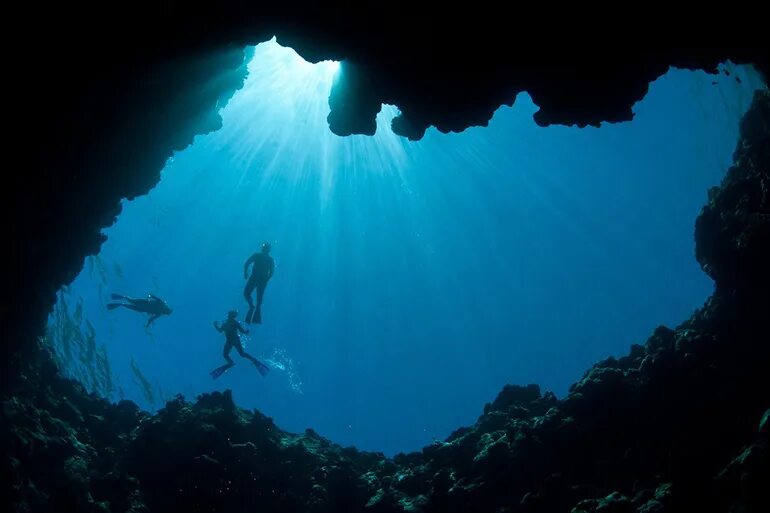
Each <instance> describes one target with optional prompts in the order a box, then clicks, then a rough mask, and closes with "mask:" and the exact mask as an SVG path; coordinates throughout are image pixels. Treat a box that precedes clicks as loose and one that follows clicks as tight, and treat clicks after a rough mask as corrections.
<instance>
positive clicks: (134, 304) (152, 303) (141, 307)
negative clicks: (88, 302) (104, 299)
mask: <svg viewBox="0 0 770 513" xmlns="http://www.w3.org/2000/svg"><path fill="white" fill-rule="evenodd" d="M110 297H111V298H112V299H113V300H116V301H118V300H119V301H123V302H122V303H108V304H107V308H108V309H110V310H114V309H115V308H118V307H119V306H122V307H124V308H128V309H129V310H133V311H135V312H141V313H146V314H149V315H150V318H149V319H147V324H145V327H146V328H149V327H150V324H152V323H153V321H154V320H155V319H157V318H158V317H160V316H161V315H170V314H171V311H172V310H171V308H169V306H168V304H166V302H165V301H163V300H162V299H161V298H159V297H158V296H154V295H152V294H147V297H146V298H133V297H128V296H124V295H122V294H111V295H110Z"/></svg>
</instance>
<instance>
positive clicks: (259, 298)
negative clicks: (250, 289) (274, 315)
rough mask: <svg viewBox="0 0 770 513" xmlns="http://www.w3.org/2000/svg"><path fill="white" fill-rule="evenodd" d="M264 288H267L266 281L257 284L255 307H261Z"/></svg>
mask: <svg viewBox="0 0 770 513" xmlns="http://www.w3.org/2000/svg"><path fill="white" fill-rule="evenodd" d="M265 287H267V281H260V282H259V283H257V306H258V307H260V308H261V307H262V298H264V297H265Z"/></svg>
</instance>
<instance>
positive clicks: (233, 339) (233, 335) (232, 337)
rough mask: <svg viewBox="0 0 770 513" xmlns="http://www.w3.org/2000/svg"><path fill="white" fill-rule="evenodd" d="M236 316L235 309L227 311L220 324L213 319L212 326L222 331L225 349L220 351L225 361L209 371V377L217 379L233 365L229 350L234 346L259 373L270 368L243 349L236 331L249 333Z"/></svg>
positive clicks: (263, 373)
mask: <svg viewBox="0 0 770 513" xmlns="http://www.w3.org/2000/svg"><path fill="white" fill-rule="evenodd" d="M237 316H238V312H237V311H235V310H230V311H229V312H227V320H226V321H225V322H223V323H222V325H221V326H220V325H219V323H218V322H217V321H214V328H216V330H217V331H218V332H220V333H224V334H225V337H226V340H225V349H224V351H222V356H224V357H225V360H227V363H226V364H224V365H222V366H221V367H217V368H216V369H214V370H213V371H211V373H210V374H211V377H212V378H214V379H217V378H218V377H219V376H221V375H222V374H224V372H225V371H227V370H228V369H229V368H230V367H232V366H234V365H235V362H234V361H233V359H232V358H230V350H231V349H232V348H233V347H235V350H236V351H238V354H239V355H241V358H246V359H248V360H251V362H252V363H253V364H254V366H255V367H256V368H257V370H258V371H259V373H260V374H262V375H263V376H264V375H266V374H267V371H268V370H270V368H269V367H268V366H267V365H265V364H264V363H262V362H260V361H259V360H257V359H256V358H254V357H253V356H251V355H250V354H249V353H247V352H246V351H244V350H243V345H241V339H240V337H239V336H238V332H239V331H240V332H241V333H243V334H244V335H248V334H249V330H245V329H243V326H241V323H240V322H238V321H237V320H235V318H236V317H237Z"/></svg>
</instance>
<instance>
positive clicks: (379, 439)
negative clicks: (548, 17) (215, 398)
mask: <svg viewBox="0 0 770 513" xmlns="http://www.w3.org/2000/svg"><path fill="white" fill-rule="evenodd" d="M729 69H730V70H731V72H732V73H731V75H730V76H726V75H718V76H713V75H707V74H704V73H693V72H687V71H677V70H672V71H670V72H669V73H668V74H667V75H666V76H664V77H663V78H661V79H660V80H658V81H657V82H655V83H654V84H652V85H651V87H650V93H649V95H648V96H647V97H646V98H645V99H644V100H643V101H642V102H641V103H639V104H638V105H636V106H635V108H634V111H635V113H636V117H635V119H634V121H633V122H629V123H622V124H616V125H605V126H603V127H602V128H600V129H596V128H587V129H577V128H568V127H549V128H540V127H537V126H536V125H535V124H534V122H533V121H532V114H533V113H534V112H535V111H536V110H537V107H536V106H534V105H533V104H532V102H531V101H530V99H529V98H528V97H527V95H526V94H520V95H519V97H518V98H517V100H516V103H515V104H514V106H513V108H506V107H503V108H501V109H499V110H498V111H497V113H496V114H495V117H494V119H493V120H492V122H491V123H490V126H489V127H488V128H473V129H469V130H466V131H465V132H463V133H461V134H440V133H438V132H437V131H435V130H429V131H428V133H427V134H426V136H425V138H424V139H423V140H422V141H419V142H409V141H407V140H404V139H402V138H399V137H397V136H395V135H393V134H392V132H391V131H390V129H389V121H390V119H392V118H393V116H394V115H395V114H396V113H397V111H396V109H395V108H393V107H390V106H385V107H384V108H383V110H382V112H381V113H380V115H379V117H378V130H377V134H376V135H375V136H374V137H366V136H353V137H347V138H340V137H337V136H335V135H333V134H332V133H330V132H329V130H328V128H327V126H326V115H327V114H328V105H327V102H326V98H327V96H328V91H329V87H330V84H331V80H332V79H333V76H334V73H335V72H336V70H337V67H336V66H335V65H334V64H333V63H320V64H318V65H310V64H308V63H305V62H304V61H302V60H301V59H300V58H299V57H297V56H296V54H295V53H294V52H293V51H292V50H290V49H284V48H281V47H279V46H278V45H277V44H275V43H267V44H264V45H260V46H259V47H258V48H257V50H256V53H255V56H254V59H253V61H252V62H251V64H250V76H249V78H248V80H247V82H246V85H245V87H244V88H243V89H242V90H241V91H239V92H238V93H236V95H235V96H234V97H233V99H232V100H231V101H230V103H229V104H228V105H227V106H226V107H225V108H223V109H222V112H221V114H222V117H223V120H224V123H223V127H222V129H221V130H219V131H217V132H215V133H212V134H209V135H205V136H199V137H197V138H196V140H195V143H194V144H193V145H192V146H190V147H189V148H187V149H186V150H184V151H182V152H180V153H178V154H176V155H175V156H174V157H173V158H172V159H171V160H170V161H169V162H168V165H167V166H166V168H165V169H164V170H163V173H162V180H161V182H160V183H159V184H158V185H157V186H156V187H155V188H154V189H153V190H152V191H151V192H150V194H149V195H147V196H144V197H141V198H138V199H136V200H134V201H130V202H129V201H127V202H124V205H123V213H122V214H121V216H120V218H119V220H118V222H117V224H116V225H115V226H113V227H111V228H109V229H107V230H106V231H105V233H106V234H107V236H108V240H107V242H106V243H105V244H104V246H103V249H102V252H101V253H100V255H99V257H98V260H94V261H91V262H90V264H91V265H96V267H94V268H93V269H91V268H90V266H89V264H87V265H86V266H85V267H84V271H83V273H82V274H81V275H80V276H79V277H78V279H77V280H76V282H75V283H74V284H73V285H72V287H71V296H72V297H73V298H76V297H81V298H82V301H83V304H84V312H85V315H86V316H87V317H88V319H89V320H90V322H91V323H92V324H93V325H94V328H95V331H96V334H97V341H98V343H99V344H104V345H105V347H106V350H107V353H108V355H109V359H110V362H111V364H112V366H113V371H114V372H115V374H116V377H117V379H118V380H119V381H120V383H121V386H122V389H123V393H124V394H125V396H126V397H128V398H130V399H133V400H135V401H137V402H138V403H139V404H141V405H142V406H143V407H145V408H149V409H152V408H158V407H161V406H162V400H159V399H157V398H156V402H155V404H150V403H149V402H148V400H147V399H146V398H145V397H144V396H143V395H142V393H141V391H140V387H139V386H138V385H137V382H136V380H135V378H134V375H133V374H132V371H131V366H130V362H131V361H132V360H133V361H134V362H135V364H136V365H137V366H138V368H139V369H141V372H142V373H143V374H144V375H145V376H146V377H147V378H148V380H149V381H150V382H151V383H152V385H153V387H155V389H156V393H157V395H158V396H160V397H165V398H169V397H171V396H172V395H174V394H176V393H182V394H184V395H185V396H187V397H188V398H194V397H195V396H196V395H197V394H200V393H203V392H207V391H212V390H224V389H228V388H229V389H232V390H233V394H234V396H235V399H236V401H237V402H238V403H239V405H241V406H243V407H246V408H257V409H259V410H261V411H262V412H264V413H265V414H267V415H269V416H272V417H273V418H274V419H275V420H276V422H277V423H278V425H279V426H281V427H283V428H284V429H288V430H291V431H301V430H304V429H305V428H306V427H313V428H314V429H315V430H316V431H318V432H319V433H320V434H322V435H324V436H327V437H330V438H331V439H332V440H334V441H335V442H338V443H341V444H343V445H356V446H357V447H359V448H362V449H370V450H380V451H384V452H385V453H387V454H393V453H395V452H398V451H408V450H415V449H419V448H420V447H422V446H423V445H426V444H428V443H430V442H431V440H432V439H434V438H438V439H442V438H444V437H446V436H447V435H448V434H449V433H450V432H451V431H452V430H453V429H455V428H457V427H459V426H462V425H467V424H471V423H473V422H474V421H475V419H476V417H477V416H478V415H479V414H480V413H481V410H482V407H483V405H484V403H485V402H487V401H491V400H492V399H494V397H495V395H496V394H497V393H498V392H499V390H500V389H501V388H502V386H503V385H504V384H506V383H518V384H527V383H539V384H540V385H541V386H542V387H543V388H544V389H545V390H552V391H554V392H555V393H556V394H557V395H558V396H563V395H564V394H565V393H566V390H567V388H568V387H569V385H570V384H571V383H572V382H574V381H575V380H576V379H578V378H579V377H580V376H581V374H582V373H583V371H584V370H585V369H586V368H587V367H588V366H590V365H591V364H592V363H593V362H595V361H596V360H598V359H601V358H604V357H606V356H609V355H623V354H625V352H626V351H627V350H628V347H629V345H630V344H632V343H642V342H644V340H645V339H646V338H647V336H648V335H649V334H650V332H651V331H652V330H653V329H654V328H655V327H656V326H658V325H659V324H667V325H676V324H677V323H679V322H680V321H682V320H684V319H685V318H687V317H688V316H689V315H690V314H691V313H692V312H693V310H694V309H696V308H697V307H699V306H700V305H701V304H702V303H703V301H704V299H705V298H706V297H707V296H708V295H709V294H710V292H711V290H712V283H711V281H710V280H709V279H708V278H707V277H706V276H705V275H704V274H703V273H702V271H701V270H700V268H699V267H698V265H697V263H696V262H695V259H694V243H693V223H694V220H695V217H696V215H697V214H698V212H699V210H700V208H701V206H702V205H703V204H704V202H705V200H706V191H707V189H708V187H710V186H713V185H715V184H717V183H719V181H720V180H721V177H722V176H723V174H724V172H725V170H726V168H727V167H728V166H729V164H730V162H731V154H732V151H733V149H734V147H735V143H736V140H737V130H738V120H739V118H740V116H741V115H742V113H743V112H744V111H745V110H746V108H747V107H748V105H749V102H750V99H751V95H752V91H753V89H754V88H756V87H757V86H758V80H757V78H756V77H755V76H754V75H753V72H752V71H751V70H750V69H746V68H739V67H733V66H729ZM736 75H737V76H739V77H740V78H741V79H742V83H740V84H739V83H738V82H737V81H736V80H735V76H736ZM712 82H716V84H715V85H714V84H712ZM138 150H140V149H138ZM264 240H269V241H271V242H272V245H273V256H274V258H275V261H276V265H277V268H276V273H275V276H274V278H273V279H272V281H271V282H270V283H269V285H268V287H267V291H266V294H265V303H264V306H263V319H264V323H263V324H262V325H260V326H253V327H252V328H253V329H252V331H251V334H250V335H249V337H248V340H247V341H246V345H247V351H249V352H252V353H253V354H255V355H256V356H257V357H259V358H262V359H265V360H267V361H268V362H269V363H270V365H271V366H272V367H273V369H272V372H271V373H270V374H269V375H268V376H267V377H265V378H263V377H262V376H260V375H259V374H258V373H257V372H256V371H255V369H254V367H253V366H252V365H251V364H250V363H249V362H247V361H245V360H242V359H240V358H239V357H238V356H237V354H236V353H235V352H233V354H232V356H233V358H234V359H235V360H236V364H237V365H236V366H235V367H234V368H233V369H231V370H230V371H229V372H228V373H227V374H225V375H224V376H222V377H221V378H220V379H218V380H216V381H213V380H212V379H211V378H210V376H209V371H211V370H212V369H213V368H214V367H217V366H219V365H221V364H222V363H224V361H223V360H222V356H221V351H222V346H223V343H224V337H223V336H222V335H221V334H219V333H218V332H216V331H215V330H214V328H213V327H212V322H213V321H214V320H220V321H221V320H223V319H224V317H225V313H226V312H227V310H229V309H231V308H237V309H238V310H239V312H240V316H239V318H240V319H242V318H243V315H244V314H245V312H246V303H245V301H244V300H243V298H242V288H243V285H244V280H243V275H242V273H243V263H244V261H245V259H246V258H247V257H248V256H249V255H251V254H252V253H253V252H255V251H257V250H258V249H259V246H260V244H261V243H262V241H264ZM99 264H101V265H103V266H104V272H103V274H101V275H100V273H99V272H97V271H98V265H99ZM94 269H95V270H94ZM113 291H117V292H122V293H127V294H133V295H143V294H146V293H147V292H153V293H155V294H157V295H159V296H161V297H163V298H164V299H166V300H167V301H168V303H169V304H170V305H171V307H172V308H173V309H174V312H173V314H172V315H171V316H168V317H162V318H160V319H159V320H157V321H156V322H155V324H154V325H153V326H152V327H151V328H150V329H149V330H145V329H144V327H143V325H144V321H145V318H144V317H143V316H141V315H140V314H136V313H134V312H130V311H127V310H122V309H118V310H114V311H107V310H106V308H105V307H104V304H105V303H106V302H107V296H108V294H109V293H110V292H113Z"/></svg>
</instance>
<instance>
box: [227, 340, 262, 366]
mask: <svg viewBox="0 0 770 513" xmlns="http://www.w3.org/2000/svg"><path fill="white" fill-rule="evenodd" d="M233 345H234V346H235V350H236V351H238V354H239V355H241V358H246V359H247V360H251V363H253V364H254V365H256V364H257V362H258V361H259V360H257V359H256V358H254V357H253V356H251V355H250V354H249V353H247V352H246V351H244V350H243V346H242V345H241V343H240V342H237V343H234V344H233Z"/></svg>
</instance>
